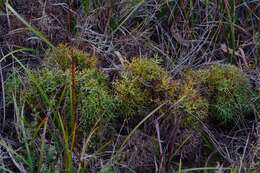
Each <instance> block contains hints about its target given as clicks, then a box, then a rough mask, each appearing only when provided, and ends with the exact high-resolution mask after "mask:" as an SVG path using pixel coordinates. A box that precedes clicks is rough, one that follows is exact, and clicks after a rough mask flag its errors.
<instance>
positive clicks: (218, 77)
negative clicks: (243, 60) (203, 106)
mask: <svg viewBox="0 0 260 173" xmlns="http://www.w3.org/2000/svg"><path fill="white" fill-rule="evenodd" d="M195 76H196V77H195ZM190 78H198V79H200V81H201V82H203V83H204V86H205V88H206V90H207V97H208V101H209V112H210V114H211V115H213V116H215V117H216V119H218V120H221V121H224V122H228V121H231V120H236V119H237V118H239V116H240V115H244V114H246V113H248V112H250V111H251V105H250V104H251V103H250V98H251V89H250V82H249V80H248V78H247V77H246V76H245V74H244V73H243V72H242V71H241V70H240V69H238V68H237V67H235V66H233V65H219V64H218V65H211V66H210V67H208V68H205V69H201V70H198V71H194V72H193V73H191V76H190Z"/></svg>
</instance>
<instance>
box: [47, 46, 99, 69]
mask: <svg viewBox="0 0 260 173" xmlns="http://www.w3.org/2000/svg"><path fill="white" fill-rule="evenodd" d="M46 59H47V63H50V64H52V65H58V66H60V67H61V68H62V69H63V70H66V69H70V68H71V63H72V62H74V63H75V64H76V68H77V69H79V70H82V69H84V68H95V67H96V66H97V59H96V57H93V56H91V55H89V54H87V53H85V52H83V51H81V50H78V49H76V48H73V47H69V46H67V45H64V44H60V45H58V46H57V48H56V49H54V50H51V51H49V52H48V53H47V55H46Z"/></svg>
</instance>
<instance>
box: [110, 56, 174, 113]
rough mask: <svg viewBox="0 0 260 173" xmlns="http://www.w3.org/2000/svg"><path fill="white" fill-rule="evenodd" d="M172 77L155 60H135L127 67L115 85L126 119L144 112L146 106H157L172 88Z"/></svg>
mask: <svg viewBox="0 0 260 173" xmlns="http://www.w3.org/2000/svg"><path fill="white" fill-rule="evenodd" d="M169 84H170V77H169V75H168V74H167V72H166V71H165V70H164V69H163V68H161V67H160V66H159V63H158V62H157V61H155V60H154V59H146V58H143V59H142V58H139V59H137V58H136V59H133V60H132V62H131V63H129V64H127V65H126V66H125V69H124V71H123V72H122V74H121V78H120V79H119V80H118V81H116V82H115V83H114V88H115V94H116V97H117V98H118V100H119V102H120V103H121V104H122V107H123V108H124V109H122V110H123V111H124V115H125V116H126V117H131V116H133V115H134V114H138V113H140V112H142V111H143V109H144V107H145V105H149V106H151V105H155V104H157V103H158V102H160V101H161V100H162V99H163V97H164V94H162V93H164V92H167V90H168V89H169V88H170V87H169V86H170V85H169Z"/></svg>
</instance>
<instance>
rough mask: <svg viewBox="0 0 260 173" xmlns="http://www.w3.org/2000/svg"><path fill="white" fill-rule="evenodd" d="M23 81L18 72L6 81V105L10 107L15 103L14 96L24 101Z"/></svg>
mask: <svg viewBox="0 0 260 173" xmlns="http://www.w3.org/2000/svg"><path fill="white" fill-rule="evenodd" d="M22 81H23V79H22V77H21V76H20V75H19V73H18V72H13V73H12V74H11V75H10V76H9V78H8V79H7V80H6V81H5V97H6V103H7V104H8V105H9V104H11V103H13V101H14V100H13V96H14V97H15V98H16V99H22V98H23V96H24V94H23V92H22V88H23V82H22Z"/></svg>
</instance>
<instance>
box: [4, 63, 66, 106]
mask: <svg viewBox="0 0 260 173" xmlns="http://www.w3.org/2000/svg"><path fill="white" fill-rule="evenodd" d="M33 78H36V79H37V81H33V80H34V79H33ZM65 81H66V75H65V73H64V72H63V71H61V70H58V69H54V70H49V69H47V68H42V69H40V70H37V71H34V70H30V71H29V72H28V74H27V75H26V76H23V77H21V76H19V75H18V74H17V73H13V74H12V75H11V76H10V78H9V79H7V81H6V83H5V86H6V88H7V92H6V96H7V100H8V103H13V99H12V95H13V93H14V92H15V93H16V99H20V100H21V101H22V102H25V103H26V104H29V105H31V106H32V107H35V106H36V105H38V104H39V103H40V102H41V101H42V100H41V98H42V97H41V95H40V94H39V91H38V88H37V87H36V85H35V82H37V85H39V87H40V88H41V89H42V90H43V92H44V93H45V94H46V95H48V96H50V98H49V99H50V101H51V103H52V104H53V105H55V104H56V102H57V98H56V96H57V95H58V94H59V92H60V90H61V88H62V87H63V86H64V83H65Z"/></svg>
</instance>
